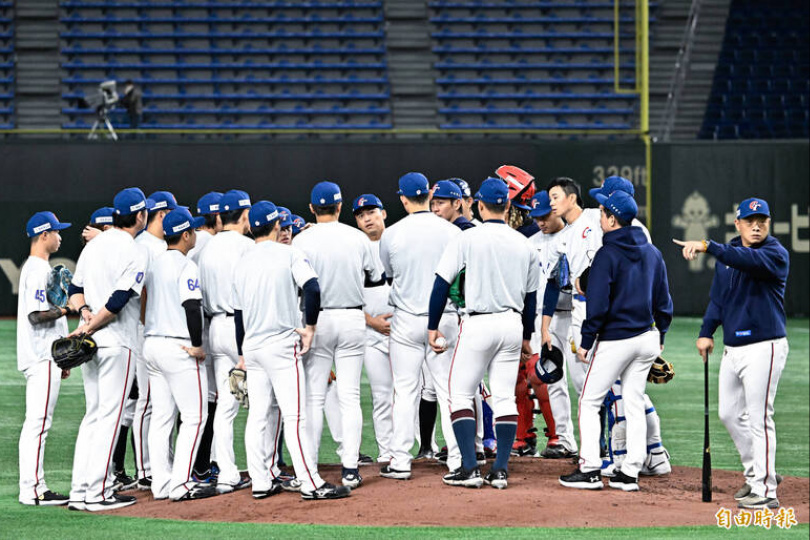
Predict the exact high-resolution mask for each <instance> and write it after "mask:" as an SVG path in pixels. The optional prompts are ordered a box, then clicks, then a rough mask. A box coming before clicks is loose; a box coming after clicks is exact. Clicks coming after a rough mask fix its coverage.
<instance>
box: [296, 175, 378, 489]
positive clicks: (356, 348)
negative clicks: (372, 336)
mask: <svg viewBox="0 0 810 540" xmlns="http://www.w3.org/2000/svg"><path fill="white" fill-rule="evenodd" d="M342 200H343V199H342V196H341V193H340V188H339V187H338V185H337V184H334V183H332V182H320V183H318V184H316V185H315V187H314V188H312V193H311V198H310V211H311V212H312V213H313V214H314V215H315V220H316V225H315V226H313V227H310V228H309V229H307V230H306V231H303V232H301V233H300V234H298V236H296V237H295V241H294V242H293V246H295V247H297V248H298V249H300V250H301V251H303V252H304V253H305V254H306V256H307V258H308V260H309V261H310V263H311V264H312V267H313V268H314V270H315V273H316V274H317V275H318V276H319V283H320V286H321V295H322V296H321V309H322V310H323V313H322V314H321V316H320V319H319V320H320V328H319V331H318V335H317V336H316V337H315V340H314V342H313V344H312V352H310V353H309V355H308V356H307V358H306V360H305V361H304V367H305V370H306V374H307V389H308V396H307V416H308V418H309V420H310V423H309V429H310V437H311V439H312V442H313V448H312V449H313V451H314V454H313V455H312V456H311V459H312V461H313V462H317V456H318V449H319V447H320V440H321V432H322V430H323V407H324V400H325V397H326V391H327V385H328V383H329V372H330V370H331V369H332V363H333V362H334V364H335V368H336V370H335V373H336V376H337V393H338V399H339V401H340V415H341V419H342V423H343V433H342V438H343V441H342V442H343V448H342V456H341V463H342V464H343V472H342V482H343V485H344V486H348V487H350V488H352V489H354V488H357V487H359V486H360V484H361V483H362V481H363V479H362V477H361V476H360V472H359V469H358V456H359V454H360V442H361V438H362V430H363V411H362V409H361V407H360V378H361V375H362V370H363V353H364V352H365V345H366V324H365V317H364V315H363V302H364V300H363V288H364V286H366V287H379V286H381V285H383V284H384V283H385V278H384V276H383V273H382V269H381V267H380V264H379V259H378V258H377V257H375V253H374V247H373V246H372V244H371V241H369V239H368V238H367V237H366V236H365V235H364V234H363V233H362V232H360V231H358V230H357V229H354V228H352V227H349V226H348V225H344V224H342V223H340V222H339V221H338V218H339V216H340V211H341V208H342Z"/></svg>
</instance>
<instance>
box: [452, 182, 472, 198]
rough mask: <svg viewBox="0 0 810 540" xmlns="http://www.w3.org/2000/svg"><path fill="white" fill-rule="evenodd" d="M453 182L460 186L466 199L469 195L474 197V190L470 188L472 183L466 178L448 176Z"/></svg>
mask: <svg viewBox="0 0 810 540" xmlns="http://www.w3.org/2000/svg"><path fill="white" fill-rule="evenodd" d="M448 180H450V181H451V182H453V183H454V184H455V185H457V186H458V188H459V189H460V190H461V195H462V197H464V198H465V199H466V198H468V197H472V190H470V184H468V183H467V181H466V180H462V179H461V178H448Z"/></svg>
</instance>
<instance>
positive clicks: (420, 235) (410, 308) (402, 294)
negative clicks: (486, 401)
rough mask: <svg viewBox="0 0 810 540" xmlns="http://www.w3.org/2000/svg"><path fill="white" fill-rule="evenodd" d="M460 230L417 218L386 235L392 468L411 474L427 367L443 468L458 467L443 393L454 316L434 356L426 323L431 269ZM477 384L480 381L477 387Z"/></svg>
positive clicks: (448, 316)
mask: <svg viewBox="0 0 810 540" xmlns="http://www.w3.org/2000/svg"><path fill="white" fill-rule="evenodd" d="M459 234H461V230H460V229H459V228H458V227H456V226H455V225H453V224H452V223H450V222H449V221H447V220H444V219H442V218H440V217H438V216H437V215H435V214H433V213H432V212H428V211H424V212H415V213H413V214H411V215H409V216H407V217H405V218H404V219H402V220H400V221H399V222H398V223H395V224H394V225H392V226H391V227H388V228H387V229H385V232H383V235H382V239H381V240H380V259H381V260H382V263H383V266H384V268H385V273H386V275H387V276H388V277H389V278H392V279H393V283H392V286H391V293H390V295H389V299H388V303H389V304H390V305H392V306H393V307H394V316H393V317H392V318H391V336H390V339H389V347H390V358H391V368H392V373H393V377H394V408H393V417H394V437H393V439H392V441H391V449H392V455H391V463H390V467H391V468H392V469H394V470H397V471H410V470H411V461H412V459H413V457H412V456H411V453H410V452H411V447H412V446H413V443H414V439H415V428H416V423H417V411H418V405H419V390H420V384H419V381H420V374H421V369H422V364H423V363H427V366H428V369H429V370H430V373H431V376H432V378H433V383H434V387H435V389H436V394H437V396H438V400H439V404H440V407H439V411H440V413H441V420H442V433H443V434H444V439H445V442H446V443H447V452H448V456H447V466H448V468H449V469H450V470H455V469H457V468H458V467H460V466H461V453H460V452H459V449H458V444H457V443H456V437H455V434H454V433H453V426H452V423H451V421H450V406H449V403H450V402H449V396H448V389H447V381H448V376H449V374H450V362H451V360H452V354H451V353H452V350H453V348H454V347H455V343H456V339H457V337H458V315H457V313H456V311H455V310H454V309H453V308H452V306H450V303H449V302H448V305H447V307H446V308H445V316H444V317H442V321H441V324H440V325H439V331H440V332H441V333H442V334H444V336H445V338H446V339H447V350H446V351H445V352H443V353H441V354H436V353H435V352H433V350H432V349H431V347H430V345H429V343H428V336H427V320H428V304H429V303H430V294H431V291H432V290H433V281H434V279H435V269H436V267H437V266H438V263H439V259H441V256H442V254H443V253H444V251H445V249H446V247H447V245H448V243H449V242H450V241H451V240H452V239H453V238H455V237H456V236H457V235H459ZM479 382H480V381H479Z"/></svg>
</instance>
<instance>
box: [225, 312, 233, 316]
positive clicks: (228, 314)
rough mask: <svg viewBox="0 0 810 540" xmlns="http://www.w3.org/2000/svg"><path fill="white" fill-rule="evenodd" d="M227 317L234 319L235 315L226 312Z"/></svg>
mask: <svg viewBox="0 0 810 540" xmlns="http://www.w3.org/2000/svg"><path fill="white" fill-rule="evenodd" d="M225 316H226V317H233V313H228V312H227V311H226V312H225Z"/></svg>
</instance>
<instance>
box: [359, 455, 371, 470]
mask: <svg viewBox="0 0 810 540" xmlns="http://www.w3.org/2000/svg"><path fill="white" fill-rule="evenodd" d="M357 464H358V465H359V466H361V467H365V466H366V465H374V458H372V457H371V456H367V455H366V454H360V455H358V456H357Z"/></svg>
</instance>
